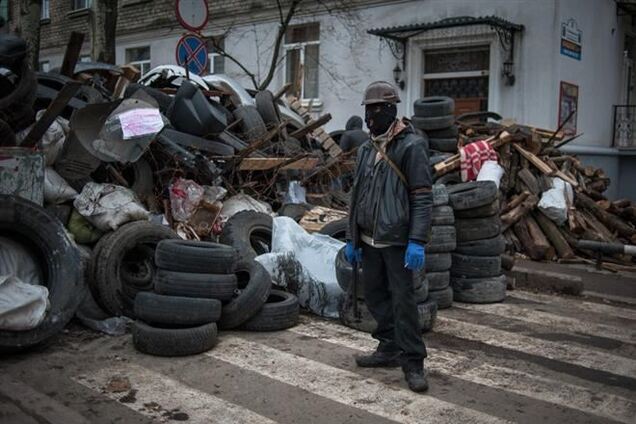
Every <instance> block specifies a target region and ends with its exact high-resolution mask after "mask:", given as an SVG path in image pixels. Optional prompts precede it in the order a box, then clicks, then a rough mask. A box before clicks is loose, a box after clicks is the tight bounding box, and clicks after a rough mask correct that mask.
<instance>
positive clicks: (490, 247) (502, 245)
mask: <svg viewBox="0 0 636 424" xmlns="http://www.w3.org/2000/svg"><path fill="white" fill-rule="evenodd" d="M505 251H506V240H505V238H504V237H503V236H502V235H501V234H499V235H497V236H495V237H492V238H487V239H481V240H472V241H464V242H458V243H457V247H456V248H455V253H461V254H462V255H471V256H498V255H501V254H503V253H504V252H505Z"/></svg>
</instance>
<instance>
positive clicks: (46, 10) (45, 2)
mask: <svg viewBox="0 0 636 424" xmlns="http://www.w3.org/2000/svg"><path fill="white" fill-rule="evenodd" d="M40 19H41V20H46V19H51V1H50V0H42V9H41V12H40Z"/></svg>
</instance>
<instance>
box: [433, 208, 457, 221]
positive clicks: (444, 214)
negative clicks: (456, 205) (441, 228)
mask: <svg viewBox="0 0 636 424" xmlns="http://www.w3.org/2000/svg"><path fill="white" fill-rule="evenodd" d="M454 224H455V214H454V213H453V208H451V207H450V206H434V207H433V211H432V212H431V225H433V226H436V225H454Z"/></svg>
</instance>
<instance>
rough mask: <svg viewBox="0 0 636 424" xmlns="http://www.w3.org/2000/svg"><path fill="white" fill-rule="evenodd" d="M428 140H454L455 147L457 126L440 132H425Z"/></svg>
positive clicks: (457, 132)
mask: <svg viewBox="0 0 636 424" xmlns="http://www.w3.org/2000/svg"><path fill="white" fill-rule="evenodd" d="M426 135H428V137H429V138H454V139H455V145H457V136H458V135H459V127H458V126H457V125H451V126H450V127H447V128H442V129H440V130H429V131H427V132H426Z"/></svg>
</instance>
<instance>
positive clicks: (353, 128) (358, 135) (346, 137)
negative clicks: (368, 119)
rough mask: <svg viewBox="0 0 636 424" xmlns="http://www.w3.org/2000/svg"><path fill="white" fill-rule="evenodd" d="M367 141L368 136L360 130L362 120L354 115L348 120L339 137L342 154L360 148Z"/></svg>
mask: <svg viewBox="0 0 636 424" xmlns="http://www.w3.org/2000/svg"><path fill="white" fill-rule="evenodd" d="M368 139H369V134H367V133H366V132H364V131H363V130H362V118H360V117H359V116H356V115H354V116H352V117H351V118H349V120H348V121H347V125H346V126H345V131H344V132H343V133H342V135H341V136H340V148H341V149H342V151H343V152H349V151H351V150H354V149H357V148H358V147H360V146H362V145H363V144H364V142H365V141H367V140H368Z"/></svg>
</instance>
